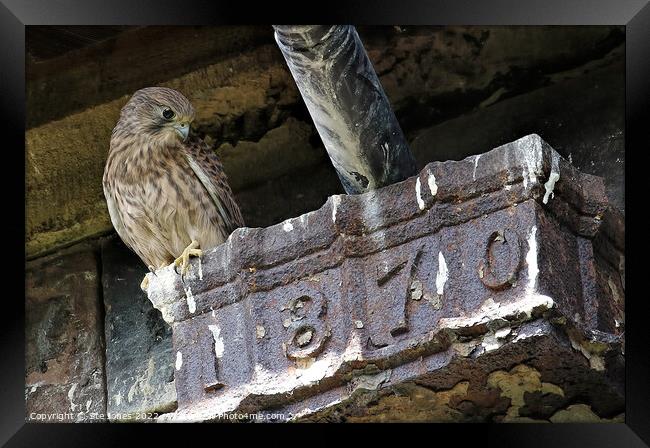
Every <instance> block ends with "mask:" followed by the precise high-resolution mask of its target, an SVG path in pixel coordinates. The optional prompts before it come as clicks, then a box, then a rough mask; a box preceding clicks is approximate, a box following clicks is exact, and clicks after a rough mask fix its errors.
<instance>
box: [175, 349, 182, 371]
mask: <svg viewBox="0 0 650 448" xmlns="http://www.w3.org/2000/svg"><path fill="white" fill-rule="evenodd" d="M182 366H183V354H182V353H181V352H180V351H178V352H176V370H181V367H182Z"/></svg>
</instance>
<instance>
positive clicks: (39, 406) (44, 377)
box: [25, 244, 106, 422]
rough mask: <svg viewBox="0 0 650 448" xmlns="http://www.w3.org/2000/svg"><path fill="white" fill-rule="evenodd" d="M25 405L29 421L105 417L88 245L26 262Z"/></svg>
mask: <svg viewBox="0 0 650 448" xmlns="http://www.w3.org/2000/svg"><path fill="white" fill-rule="evenodd" d="M25 296H26V303H25V360H26V361H25V364H26V366H25V402H26V418H27V421H32V422H81V421H89V420H91V419H92V420H94V421H96V420H102V416H105V414H106V400H105V385H104V382H105V379H104V344H103V335H102V328H103V325H102V305H101V289H100V282H99V278H98V261H97V256H96V253H95V251H94V250H93V248H92V247H91V246H90V245H88V244H83V245H78V246H75V247H73V248H71V249H68V250H66V251H64V252H63V253H59V254H56V255H52V256H49V257H45V258H42V259H39V260H37V261H34V262H29V263H27V266H26V279H25Z"/></svg>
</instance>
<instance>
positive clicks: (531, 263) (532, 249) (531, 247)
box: [526, 226, 539, 294]
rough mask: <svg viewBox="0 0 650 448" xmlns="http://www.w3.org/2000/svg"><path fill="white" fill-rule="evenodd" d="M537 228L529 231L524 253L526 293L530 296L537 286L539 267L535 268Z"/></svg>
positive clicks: (534, 227)
mask: <svg viewBox="0 0 650 448" xmlns="http://www.w3.org/2000/svg"><path fill="white" fill-rule="evenodd" d="M536 234H537V226H533V227H532V228H531V229H530V234H529V235H528V252H527V253H526V264H527V265H528V285H527V286H526V291H527V292H528V293H529V294H530V293H532V292H533V291H535V287H536V285H537V275H538V274H539V267H538V266H537V239H536Z"/></svg>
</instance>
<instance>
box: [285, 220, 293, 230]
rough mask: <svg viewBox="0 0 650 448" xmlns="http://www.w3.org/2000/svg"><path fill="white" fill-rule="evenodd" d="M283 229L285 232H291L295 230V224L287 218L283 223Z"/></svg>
mask: <svg viewBox="0 0 650 448" xmlns="http://www.w3.org/2000/svg"><path fill="white" fill-rule="evenodd" d="M282 230H284V231H285V232H291V231H292V230H293V224H291V220H290V219H287V220H286V221H285V222H284V224H283V225H282Z"/></svg>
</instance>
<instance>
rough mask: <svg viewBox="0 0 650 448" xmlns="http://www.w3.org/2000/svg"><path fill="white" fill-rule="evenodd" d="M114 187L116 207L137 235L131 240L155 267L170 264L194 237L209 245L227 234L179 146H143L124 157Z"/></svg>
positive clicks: (212, 245)
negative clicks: (135, 154) (149, 148)
mask: <svg viewBox="0 0 650 448" xmlns="http://www.w3.org/2000/svg"><path fill="white" fill-rule="evenodd" d="M115 188H116V193H118V194H117V195H116V196H117V198H118V201H119V202H122V204H120V206H119V207H118V210H119V211H120V214H121V215H122V220H123V222H124V225H125V227H126V228H127V229H128V230H129V233H130V234H131V235H132V239H133V240H135V241H134V243H135V244H132V245H131V246H132V247H133V249H134V251H136V253H138V255H139V256H140V257H141V258H142V259H143V260H145V262H146V263H147V264H148V265H150V266H153V267H154V268H159V267H162V266H166V265H168V264H170V263H171V262H172V261H173V260H174V259H175V258H177V257H179V256H180V255H181V253H182V252H183V249H185V247H187V246H188V245H189V244H190V243H191V242H192V240H196V241H198V242H199V245H200V247H202V248H208V247H214V246H216V245H218V244H220V243H222V242H223V241H225V239H226V238H227V235H225V234H224V233H223V231H222V230H221V227H220V226H219V216H218V212H217V208H216V206H215V204H214V202H212V200H211V198H210V196H209V194H208V192H207V191H206V189H205V187H204V186H203V185H202V184H201V181H200V180H199V179H198V177H197V176H196V174H195V173H194V172H193V171H192V168H191V167H190V165H189V163H188V162H187V160H186V158H185V155H184V153H183V150H182V148H179V147H168V148H157V149H156V150H154V151H148V152H144V151H142V152H141V153H140V155H139V157H133V158H131V160H130V161H129V163H125V169H124V170H123V175H122V176H120V177H119V178H118V179H115ZM119 198H123V199H119ZM127 203H128V204H127ZM126 205H128V206H126Z"/></svg>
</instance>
